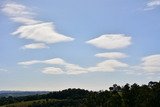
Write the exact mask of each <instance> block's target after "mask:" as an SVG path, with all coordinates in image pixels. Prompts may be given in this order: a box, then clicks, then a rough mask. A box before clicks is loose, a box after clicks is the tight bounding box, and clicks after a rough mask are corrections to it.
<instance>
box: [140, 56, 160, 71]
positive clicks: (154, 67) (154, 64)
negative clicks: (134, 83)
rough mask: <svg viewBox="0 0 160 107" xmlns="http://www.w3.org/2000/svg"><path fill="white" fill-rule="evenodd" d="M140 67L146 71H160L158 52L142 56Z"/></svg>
mask: <svg viewBox="0 0 160 107" xmlns="http://www.w3.org/2000/svg"><path fill="white" fill-rule="evenodd" d="M141 67H142V69H143V70H145V71H148V72H160V54H156V55H150V56H147V57H144V58H143V59H142V64H141Z"/></svg>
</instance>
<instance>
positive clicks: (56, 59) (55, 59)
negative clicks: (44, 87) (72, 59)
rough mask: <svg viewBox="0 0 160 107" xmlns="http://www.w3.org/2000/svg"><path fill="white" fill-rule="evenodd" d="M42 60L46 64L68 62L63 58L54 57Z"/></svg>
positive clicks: (63, 63)
mask: <svg viewBox="0 0 160 107" xmlns="http://www.w3.org/2000/svg"><path fill="white" fill-rule="evenodd" d="M41 62H43V63H45V64H53V65H65V64H66V62H65V61H64V60H63V59H61V58H53V59H49V60H44V61H41Z"/></svg>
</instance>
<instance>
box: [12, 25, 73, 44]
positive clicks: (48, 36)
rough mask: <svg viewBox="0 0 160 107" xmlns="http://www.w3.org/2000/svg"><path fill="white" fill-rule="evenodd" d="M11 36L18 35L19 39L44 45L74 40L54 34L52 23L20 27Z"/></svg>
mask: <svg viewBox="0 0 160 107" xmlns="http://www.w3.org/2000/svg"><path fill="white" fill-rule="evenodd" d="M12 34H13V35H18V36H19V37H20V38H25V39H31V40H34V41H36V42H44V43H57V42H66V41H72V40H74V39H73V38H71V37H67V36H64V35H62V34H59V33H57V32H55V31H54V27H53V23H52V22H48V23H40V24H34V25H27V26H20V27H19V28H18V29H17V30H16V31H15V32H13V33H12Z"/></svg>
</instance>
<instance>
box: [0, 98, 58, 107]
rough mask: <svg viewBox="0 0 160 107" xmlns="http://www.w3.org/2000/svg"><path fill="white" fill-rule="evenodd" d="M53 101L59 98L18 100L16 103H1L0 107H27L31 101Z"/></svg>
mask: <svg viewBox="0 0 160 107" xmlns="http://www.w3.org/2000/svg"><path fill="white" fill-rule="evenodd" d="M53 101H60V100H56V99H49V100H48V101H46V99H42V100H34V101H25V102H18V103H13V104H8V105H3V106H0V107H28V106H29V105H31V104H33V103H37V102H39V103H42V102H53Z"/></svg>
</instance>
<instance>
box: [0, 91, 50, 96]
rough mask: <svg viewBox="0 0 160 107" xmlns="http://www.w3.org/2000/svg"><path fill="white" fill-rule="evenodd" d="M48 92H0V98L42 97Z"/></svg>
mask: <svg viewBox="0 0 160 107" xmlns="http://www.w3.org/2000/svg"><path fill="white" fill-rule="evenodd" d="M47 93H49V91H0V97H8V96H12V97H20V96H28V95H36V94H38V95H42V94H47Z"/></svg>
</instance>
